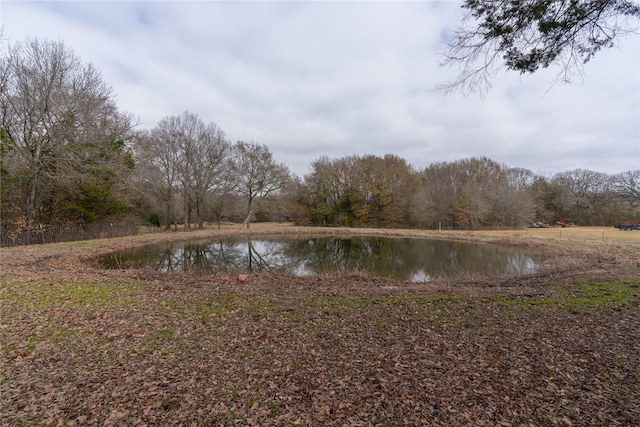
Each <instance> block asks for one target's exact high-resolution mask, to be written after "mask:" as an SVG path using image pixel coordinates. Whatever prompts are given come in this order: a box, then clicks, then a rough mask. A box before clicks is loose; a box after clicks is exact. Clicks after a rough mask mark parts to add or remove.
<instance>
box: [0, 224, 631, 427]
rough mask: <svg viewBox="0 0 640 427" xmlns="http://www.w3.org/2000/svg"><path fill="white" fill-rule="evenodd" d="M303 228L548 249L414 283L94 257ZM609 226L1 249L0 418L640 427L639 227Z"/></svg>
mask: <svg viewBox="0 0 640 427" xmlns="http://www.w3.org/2000/svg"><path fill="white" fill-rule="evenodd" d="M587 231H589V233H587ZM309 232H312V233H314V234H317V233H319V232H322V233H342V234H360V233H362V234H381V235H396V236H400V235H402V236H406V235H411V236H416V237H424V238H447V239H459V240H467V241H479V242H485V243H489V244H501V245H513V246H526V247H528V248H531V249H534V250H538V251H541V252H544V253H547V254H549V255H551V257H550V262H549V263H548V265H546V266H545V267H544V268H543V269H541V270H540V271H538V272H537V273H535V274H533V275H530V276H526V277H520V278H491V277H470V278H464V279H456V280H451V279H449V280H442V281H436V282H429V283H406V282H401V281H394V280H392V279H379V278H371V277H365V276H361V275H359V276H340V277H330V276H326V277H306V278H304V277H303V278H301V277H291V276H282V275H271V274H256V275H248V276H245V275H234V276H190V275H177V274H162V273H154V272H148V271H133V270H131V271H126V270H102V269H100V268H98V267H96V266H95V265H94V264H93V263H92V261H91V260H92V259H93V258H94V257H95V256H96V255H99V254H103V253H107V252H110V251H113V250H116V249H122V248H127V247H133V246H139V245H143V244H147V243H153V242H160V241H172V240H184V239H192V238H197V237H203V236H213V235H217V234H237V233H244V234H246V233H296V234H305V233H309ZM616 232H617V234H616ZM616 232H614V231H613V230H594V229H590V230H585V229H581V228H576V229H574V230H557V229H553V230H504V231H468V232H445V231H443V232H433V231H431V232H430V231H410V230H356V229H312V230H309V229H305V228H297V227H293V226H290V225H252V228H251V229H250V230H248V231H247V230H244V231H239V230H238V227H237V226H227V227H226V228H224V229H223V230H220V231H218V230H214V229H209V230H204V231H198V232H191V233H157V234H150V235H140V236H135V237H130V238H118V239H112V240H94V241H87V242H73V243H62V244H50V245H40V246H28V247H17V248H3V249H2V250H1V252H0V262H1V264H0V268H1V273H0V274H1V276H0V279H1V285H0V310H1V311H0V345H1V349H2V352H1V353H0V367H1V372H0V375H1V377H0V425H2V426H20V425H26V426H32V425H46V426H49V425H55V426H58V425H60V426H74V425H77V426H86V425H91V426H94V425H95V426H97V425H99V426H178V425H183V426H239V425H264V426H270V425H273V426H290V425H304V426H324V425H327V426H371V425H375V426H396V425H409V426H414V425H427V426H456V425H459V426H466V425H491V426H495V425H503V426H558V425H560V426H571V425H573V426H637V425H640V339H639V338H640V232H635V234H634V232H618V231H617V230H616Z"/></svg>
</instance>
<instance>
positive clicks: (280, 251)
mask: <svg viewBox="0 0 640 427" xmlns="http://www.w3.org/2000/svg"><path fill="white" fill-rule="evenodd" d="M114 260H115V261H114ZM535 264H536V263H535V261H534V260H533V259H532V258H531V257H530V256H529V255H527V254H524V253H520V252H514V251H512V250H510V249H509V248H501V247H497V246H492V245H483V244H469V243H464V242H451V241H435V240H423V239H411V238H383V237H361V236H359V237H351V238H342V237H326V236H325V237H314V238H283V237H278V238H268V237H263V236H261V237H259V238H255V239H252V238H249V237H245V236H243V237H241V238H229V239H224V240H217V241H214V242H211V241H209V242H190V243H186V244H184V245H181V246H176V245H174V246H163V247H158V246H156V247H154V248H142V249H139V250H137V251H128V252H126V253H123V254H121V255H118V256H116V257H114V258H112V262H111V266H112V267H116V268H151V269H154V270H157V271H173V272H199V273H203V274H212V273H218V272H231V271H273V270H279V271H286V272H290V273H293V274H305V275H308V274H324V273H341V272H362V273H368V274H373V275H377V276H387V277H396V278H399V279H403V280H429V279H432V278H436V277H443V276H455V275H465V274H485V275H518V274H525V273H530V272H532V271H533V269H534V268H535Z"/></svg>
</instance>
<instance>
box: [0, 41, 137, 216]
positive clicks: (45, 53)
mask: <svg viewBox="0 0 640 427" xmlns="http://www.w3.org/2000/svg"><path fill="white" fill-rule="evenodd" d="M0 88H1V90H0V115H1V117H0V120H1V134H2V144H3V147H5V148H6V149H5V148H3V150H2V153H3V164H7V162H6V160H5V159H4V158H5V157H6V156H11V157H13V159H12V161H11V162H9V163H11V165H12V166H13V167H15V168H19V169H20V172H19V174H20V175H22V176H23V178H22V179H23V182H24V188H20V189H19V190H20V192H21V194H23V200H24V202H23V205H22V206H23V211H24V216H25V218H26V224H27V225H28V226H33V225H34V224H35V223H36V222H37V221H38V220H44V218H43V212H42V207H43V202H44V198H45V197H46V196H47V194H48V195H54V196H57V195H58V194H59V192H61V191H64V192H67V193H68V194H69V195H70V196H71V197H75V198H80V199H85V200H86V199H87V198H89V199H90V198H91V197H92V194H91V193H92V192H93V191H94V190H96V186H95V185H97V186H98V187H100V186H102V185H105V186H106V187H104V188H102V190H99V191H98V193H101V195H100V196H99V197H98V198H100V197H107V199H108V198H109V197H110V196H109V192H110V191H111V190H110V189H109V188H108V187H109V186H110V185H111V183H109V182H107V181H109V180H111V181H112V182H113V181H115V180H114V179H113V177H114V174H115V175H117V173H116V172H115V170H116V169H115V168H116V167H117V166H118V165H123V164H127V162H129V161H130V160H131V158H130V157H127V153H126V152H127V150H126V146H125V144H124V141H126V139H127V136H128V132H129V131H130V129H131V127H132V124H131V118H130V116H129V115H127V114H123V113H120V112H119V111H118V109H117V108H116V104H115V101H114V98H113V94H112V90H111V88H110V87H109V86H108V85H107V84H106V83H105V82H104V81H103V80H102V77H101V75H100V72H99V71H98V70H97V69H96V68H95V67H94V66H93V65H92V64H83V63H82V62H81V61H80V59H79V58H78V57H77V56H76V55H75V54H74V53H73V52H72V51H71V50H70V49H69V48H68V47H66V46H65V45H64V44H63V43H62V42H53V41H49V40H38V39H31V40H27V41H26V42H23V43H20V42H19V43H16V44H14V45H11V46H9V47H8V49H7V52H6V53H3V55H2V56H1V57H0ZM92 181H93V182H94V184H95V185H94V184H91V182H92ZM45 190H48V191H46V192H45ZM94 196H95V194H94ZM103 201H104V200H103Z"/></svg>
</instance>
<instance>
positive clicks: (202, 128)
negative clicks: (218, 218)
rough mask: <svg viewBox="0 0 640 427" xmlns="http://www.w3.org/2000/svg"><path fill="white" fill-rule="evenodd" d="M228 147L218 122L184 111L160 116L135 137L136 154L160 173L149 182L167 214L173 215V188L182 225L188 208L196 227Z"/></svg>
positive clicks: (187, 225) (186, 222) (187, 224)
mask: <svg viewBox="0 0 640 427" xmlns="http://www.w3.org/2000/svg"><path fill="white" fill-rule="evenodd" d="M229 147H230V144H229V142H228V141H227V140H226V139H225V136H224V132H223V131H222V130H221V129H220V127H218V125H216V124H215V123H209V124H205V123H204V122H203V121H202V120H201V119H200V118H199V117H198V115H196V114H192V113H189V112H188V111H185V112H184V113H182V114H181V115H179V116H168V117H165V118H163V119H161V120H160V121H159V122H158V124H157V125H156V126H155V127H154V128H153V129H152V130H151V132H150V133H149V134H147V135H146V136H143V137H141V138H139V150H140V156H141V157H142V158H144V159H145V162H146V164H147V165H149V166H152V169H155V171H156V173H155V175H156V176H161V177H162V180H161V184H160V183H158V182H155V183H152V184H151V185H149V186H150V187H152V188H157V191H156V194H157V195H159V196H160V197H161V198H162V204H163V205H164V206H165V215H166V217H167V218H169V219H172V218H173V215H174V210H175V192H176V191H180V193H181V195H182V207H183V219H184V228H185V229H189V228H190V224H191V213H192V211H193V212H194V213H195V223H196V224H197V226H198V228H203V227H204V212H205V210H206V203H207V201H208V200H209V196H210V193H211V191H212V190H214V188H215V186H216V184H217V183H218V182H219V180H220V179H221V178H220V177H221V175H223V172H224V170H225V169H226V167H227V164H226V161H227V157H228V155H229ZM150 177H152V178H153V177H154V174H152V175H150Z"/></svg>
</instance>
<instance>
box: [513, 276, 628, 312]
mask: <svg viewBox="0 0 640 427" xmlns="http://www.w3.org/2000/svg"><path fill="white" fill-rule="evenodd" d="M638 301H640V279H636V280H622V281H615V282H590V281H586V280H583V281H579V282H577V283H576V284H575V285H573V286H571V288H570V289H569V290H564V289H561V290H559V292H558V296H553V297H551V296H550V297H543V298H539V299H532V300H525V301H523V300H519V301H506V300H505V301H503V303H504V304H506V305H518V306H526V307H534V308H538V309H556V308H561V309H564V310H569V311H588V310H591V309H594V308H603V307H609V308H614V309H619V310H624V309H628V308H629V307H631V306H632V305H633V304H634V303H637V302H638Z"/></svg>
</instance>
